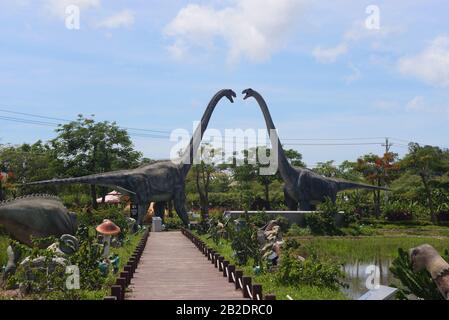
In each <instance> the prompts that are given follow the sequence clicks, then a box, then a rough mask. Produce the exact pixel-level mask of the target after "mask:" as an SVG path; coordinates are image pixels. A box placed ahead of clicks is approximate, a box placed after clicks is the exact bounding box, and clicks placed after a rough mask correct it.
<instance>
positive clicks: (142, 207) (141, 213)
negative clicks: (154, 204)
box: [137, 202, 149, 226]
mask: <svg viewBox="0 0 449 320" xmlns="http://www.w3.org/2000/svg"><path fill="white" fill-rule="evenodd" d="M137 205H138V207H137V225H139V226H141V225H143V219H145V216H146V215H147V211H148V206H149V204H148V203H146V202H141V203H138V204H137Z"/></svg>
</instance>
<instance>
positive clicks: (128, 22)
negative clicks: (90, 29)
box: [96, 10, 134, 29]
mask: <svg viewBox="0 0 449 320" xmlns="http://www.w3.org/2000/svg"><path fill="white" fill-rule="evenodd" d="M133 24H134V12H133V11H131V10H123V11H121V12H119V13H117V14H114V15H112V16H110V17H107V18H105V19H103V20H101V21H100V22H98V23H97V25H96V26H97V28H108V29H116V28H120V27H130V26H132V25H133Z"/></svg>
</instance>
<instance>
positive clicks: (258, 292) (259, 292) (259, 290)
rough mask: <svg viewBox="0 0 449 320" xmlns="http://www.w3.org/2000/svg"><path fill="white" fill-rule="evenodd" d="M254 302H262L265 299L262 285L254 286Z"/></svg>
mask: <svg viewBox="0 0 449 320" xmlns="http://www.w3.org/2000/svg"><path fill="white" fill-rule="evenodd" d="M252 295H253V300H259V299H260V300H262V299H263V295H262V285H260V284H253V292H252Z"/></svg>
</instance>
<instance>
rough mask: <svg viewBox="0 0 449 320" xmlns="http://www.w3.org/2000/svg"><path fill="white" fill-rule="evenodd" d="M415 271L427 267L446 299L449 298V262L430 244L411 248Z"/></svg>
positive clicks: (411, 259) (411, 258)
mask: <svg viewBox="0 0 449 320" xmlns="http://www.w3.org/2000/svg"><path fill="white" fill-rule="evenodd" d="M409 253H410V261H411V264H412V268H413V271H414V272H418V271H421V270H423V269H426V270H427V271H428V272H429V273H430V275H431V276H432V279H433V281H434V282H435V284H436V285H437V287H438V290H440V293H441V294H442V295H443V297H444V298H445V299H446V300H449V263H447V262H446V261H445V260H444V259H443V258H442V257H441V256H440V254H439V253H438V251H436V250H435V248H434V247H432V246H431V245H429V244H423V245H421V246H419V247H415V248H412V249H410V252H409Z"/></svg>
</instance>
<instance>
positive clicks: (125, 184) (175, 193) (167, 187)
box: [27, 89, 236, 233]
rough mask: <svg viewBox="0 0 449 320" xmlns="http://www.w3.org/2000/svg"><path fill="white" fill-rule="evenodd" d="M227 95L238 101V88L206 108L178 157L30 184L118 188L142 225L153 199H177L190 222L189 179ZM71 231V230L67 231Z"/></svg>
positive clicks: (218, 96)
mask: <svg viewBox="0 0 449 320" xmlns="http://www.w3.org/2000/svg"><path fill="white" fill-rule="evenodd" d="M224 97H226V98H227V99H229V101H231V102H234V100H233V99H234V98H235V97H236V94H235V92H234V91H232V90H229V89H225V90H221V91H219V92H217V94H215V96H214V97H213V98H212V99H211V101H210V102H209V104H208V106H207V108H206V110H205V111H204V114H203V117H202V118H201V123H200V125H199V126H198V127H197V129H196V130H195V133H194V136H193V137H192V139H191V140H190V144H189V145H188V146H187V148H186V149H185V150H184V152H183V154H182V155H181V157H180V158H179V159H177V160H166V161H157V162H154V163H151V164H148V165H144V166H141V167H139V168H136V169H132V170H120V171H113V172H106V173H99V174H93V175H88V176H84V177H78V178H67V179H53V180H46V181H37V182H31V183H28V184H27V185H54V184H75V183H81V184H90V185H92V184H93V185H101V186H106V187H112V188H114V189H115V188H117V190H119V191H121V192H122V193H123V194H128V195H130V196H131V197H132V198H133V202H134V203H136V204H137V205H138V218H137V223H138V224H139V225H142V223H143V220H144V217H145V215H146V213H147V210H148V207H149V204H150V202H159V203H160V202H165V201H169V200H173V202H174V206H175V210H176V212H177V214H178V215H179V217H180V218H181V220H182V221H183V223H184V224H185V225H186V226H188V225H189V217H188V214H187V211H186V209H185V200H186V197H185V179H186V176H187V174H188V172H189V170H190V168H191V167H192V164H193V160H194V159H196V158H197V150H198V147H199V145H200V143H201V139H202V137H203V134H204V132H205V131H206V128H207V125H208V123H209V120H210V118H211V116H212V113H213V111H214V109H215V107H216V105H217V104H218V102H219V101H220V100H221V99H222V98H224ZM64 233H67V232H64Z"/></svg>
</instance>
